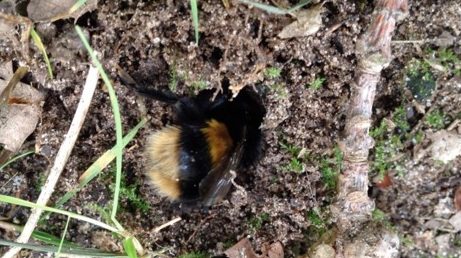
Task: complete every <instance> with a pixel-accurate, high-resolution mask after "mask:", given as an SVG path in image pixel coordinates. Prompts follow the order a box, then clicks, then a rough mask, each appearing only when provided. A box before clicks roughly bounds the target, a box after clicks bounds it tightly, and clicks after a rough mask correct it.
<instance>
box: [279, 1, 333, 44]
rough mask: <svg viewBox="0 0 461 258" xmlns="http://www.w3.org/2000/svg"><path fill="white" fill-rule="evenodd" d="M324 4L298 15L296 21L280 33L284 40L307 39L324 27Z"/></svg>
mask: <svg viewBox="0 0 461 258" xmlns="http://www.w3.org/2000/svg"><path fill="white" fill-rule="evenodd" d="M323 12H324V8H323V4H317V5H314V6H313V7H311V8H310V9H309V10H303V11H299V12H298V13H297V14H296V19H297V20H296V21H294V22H292V23H290V24H289V25H287V26H285V28H283V30H282V31H281V32H280V33H279V35H278V36H279V37H280V38H282V39H288V38H296V37H307V36H310V35H313V34H315V33H316V32H317V31H318V30H319V29H320V27H322V25H323V24H322V13H323Z"/></svg>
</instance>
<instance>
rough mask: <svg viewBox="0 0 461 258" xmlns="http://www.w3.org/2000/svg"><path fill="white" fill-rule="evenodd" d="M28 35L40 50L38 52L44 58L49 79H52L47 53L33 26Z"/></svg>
mask: <svg viewBox="0 0 461 258" xmlns="http://www.w3.org/2000/svg"><path fill="white" fill-rule="evenodd" d="M30 36H31V37H32V40H33V41H34V43H35V45H36V46H37V48H38V49H39V50H40V52H42V55H43V58H44V59H45V64H46V67H47V69H48V75H49V76H50V79H53V70H52V69H51V63H50V59H48V54H47V53H46V49H45V46H44V45H43V42H42V39H41V38H40V36H39V35H38V33H37V32H36V31H35V29H34V28H32V29H31V30H30Z"/></svg>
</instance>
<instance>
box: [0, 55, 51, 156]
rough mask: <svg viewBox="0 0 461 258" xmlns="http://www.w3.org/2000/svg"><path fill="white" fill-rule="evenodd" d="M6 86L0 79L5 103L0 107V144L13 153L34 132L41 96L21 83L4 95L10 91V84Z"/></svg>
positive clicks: (5, 82) (6, 64)
mask: <svg viewBox="0 0 461 258" xmlns="http://www.w3.org/2000/svg"><path fill="white" fill-rule="evenodd" d="M9 65H11V64H10V63H4V64H3V65H2V67H1V68H0V70H2V69H4V67H7V66H9ZM13 77H14V76H13ZM8 84H9V83H8V81H5V80H3V79H0V95H1V96H2V99H5V102H6V103H2V104H1V105H0V144H2V145H4V148H5V149H6V150H8V151H10V152H12V153H14V152H17V151H18V150H19V148H20V147H21V145H22V144H23V142H24V141H25V140H26V138H27V137H28V136H29V135H30V134H31V133H32V132H33V131H34V130H35V127H36V125H37V123H38V119H39V117H40V114H41V107H40V104H41V101H42V100H43V96H42V94H41V93H40V92H39V91H37V90H36V89H34V88H32V87H30V86H27V85H24V84H22V83H18V84H17V85H16V87H14V88H13V89H12V90H11V92H10V93H6V91H9V90H10V89H11V87H10V86H11V84H10V85H8ZM4 93H5V94H4Z"/></svg>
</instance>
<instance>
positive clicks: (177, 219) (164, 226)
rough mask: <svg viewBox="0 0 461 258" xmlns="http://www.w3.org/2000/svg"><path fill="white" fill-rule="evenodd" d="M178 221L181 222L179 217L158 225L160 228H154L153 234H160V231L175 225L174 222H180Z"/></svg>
mask: <svg viewBox="0 0 461 258" xmlns="http://www.w3.org/2000/svg"><path fill="white" fill-rule="evenodd" d="M180 220H181V217H177V218H174V219H172V220H170V221H168V222H167V223H165V224H163V225H160V226H158V227H156V228H154V232H155V233H158V232H160V230H162V229H164V228H166V227H169V226H171V225H173V224H175V223H176V222H178V221H180Z"/></svg>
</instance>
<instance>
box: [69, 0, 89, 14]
mask: <svg viewBox="0 0 461 258" xmlns="http://www.w3.org/2000/svg"><path fill="white" fill-rule="evenodd" d="M85 3H86V0H78V1H77V2H75V4H74V5H72V7H71V8H70V9H69V13H73V12H75V11H77V10H78V8H80V7H82V6H83V5H84V4H85Z"/></svg>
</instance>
